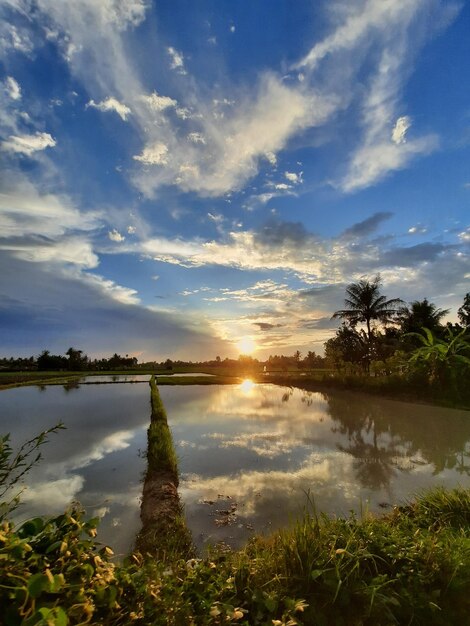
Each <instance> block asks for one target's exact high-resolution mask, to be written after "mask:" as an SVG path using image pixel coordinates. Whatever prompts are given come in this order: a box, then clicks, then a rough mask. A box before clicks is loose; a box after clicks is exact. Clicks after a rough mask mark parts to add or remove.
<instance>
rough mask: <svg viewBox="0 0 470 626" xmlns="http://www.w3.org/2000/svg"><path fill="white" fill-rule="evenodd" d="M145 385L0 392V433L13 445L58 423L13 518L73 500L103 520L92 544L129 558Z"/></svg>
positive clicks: (57, 509) (135, 523)
mask: <svg viewBox="0 0 470 626" xmlns="http://www.w3.org/2000/svg"><path fill="white" fill-rule="evenodd" d="M149 413H150V409H149V388H148V386H147V385H90V386H83V387H79V388H77V389H74V390H73V392H72V393H71V392H70V390H65V389H64V388H63V387H62V386H47V387H46V389H45V390H43V391H40V390H39V389H38V388H37V387H23V388H18V389H9V390H6V391H3V392H2V393H0V414H1V416H2V417H1V431H2V432H5V433H6V432H10V433H11V434H12V442H13V445H17V444H19V443H21V442H23V441H26V440H27V439H30V438H31V437H33V436H35V435H36V434H38V433H39V432H40V431H41V430H44V429H46V428H49V427H51V426H53V425H54V424H56V423H58V422H59V421H62V422H63V423H64V425H65V426H66V430H64V431H61V432H59V433H58V434H56V435H51V436H50V438H49V442H48V443H47V444H46V445H45V446H43V448H42V453H43V460H42V461H41V462H40V463H39V464H38V465H36V466H35V467H34V468H33V470H32V471H31V472H30V473H29V474H28V476H27V479H26V484H27V489H26V491H25V492H24V493H23V495H22V498H21V499H22V502H23V505H22V506H21V507H20V509H19V510H18V515H19V519H25V518H28V517H31V516H35V515H45V514H47V515H55V514H59V513H61V512H63V510H64V509H65V508H66V507H67V506H68V505H69V504H70V502H71V501H72V500H79V501H80V502H81V504H82V505H84V506H85V508H86V510H87V513H89V514H90V515H93V516H95V515H99V516H100V517H102V523H101V525H100V529H99V534H98V539H99V540H100V541H103V542H106V543H109V544H110V545H112V546H113V547H114V548H115V550H116V552H117V553H121V554H123V553H127V552H128V551H129V550H130V549H131V547H132V545H133V542H134V537H135V534H136V532H137V531H138V530H139V528H140V519H139V502H140V497H141V492H142V485H141V482H140V479H141V475H142V473H143V472H144V470H145V458H142V455H141V454H139V451H140V450H145V449H146V429H147V427H148V422H149Z"/></svg>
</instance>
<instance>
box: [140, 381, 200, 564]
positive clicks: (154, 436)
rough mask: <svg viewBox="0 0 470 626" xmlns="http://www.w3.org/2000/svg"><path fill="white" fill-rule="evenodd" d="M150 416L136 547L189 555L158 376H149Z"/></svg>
mask: <svg viewBox="0 0 470 626" xmlns="http://www.w3.org/2000/svg"><path fill="white" fill-rule="evenodd" d="M150 403H151V417H150V426H149V429H148V431H147V441H148V443H147V473H146V475H145V480H144V488H143V494H142V504H141V509H140V517H141V520H142V530H141V531H140V533H139V535H138V537H137V540H136V549H137V550H138V551H139V552H141V553H143V554H150V555H151V556H153V557H157V558H159V559H162V560H164V561H169V560H173V559H175V558H189V557H190V556H191V554H192V542H191V534H190V532H189V530H188V529H187V527H186V523H185V519H184V515H183V512H182V506H181V503H180V500H179V496H178V460H177V458H176V452H175V448H174V445H173V439H172V436H171V431H170V428H169V426H168V420H167V415H166V411H165V407H164V406H163V403H162V400H161V398H160V394H159V392H158V387H157V384H156V382H155V377H154V376H152V377H151V379H150Z"/></svg>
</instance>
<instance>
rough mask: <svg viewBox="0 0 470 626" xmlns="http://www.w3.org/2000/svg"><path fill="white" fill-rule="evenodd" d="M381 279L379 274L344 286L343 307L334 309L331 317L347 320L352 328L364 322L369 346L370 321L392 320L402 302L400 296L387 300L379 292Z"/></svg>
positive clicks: (382, 321)
mask: <svg viewBox="0 0 470 626" xmlns="http://www.w3.org/2000/svg"><path fill="white" fill-rule="evenodd" d="M381 286H382V280H381V278H380V274H377V276H376V277H375V278H374V279H373V280H371V281H369V280H364V279H361V280H360V281H359V282H357V283H351V284H350V285H348V287H347V288H346V295H347V296H348V297H347V298H346V299H345V300H344V304H345V306H346V308H345V309H341V310H339V311H336V312H335V313H334V314H333V316H332V319H333V318H338V317H339V318H341V319H344V320H347V321H348V322H349V324H350V325H351V326H352V327H353V328H354V327H355V326H356V325H357V324H365V325H366V326H367V339H368V342H369V346H370V345H371V342H372V328H371V322H372V321H373V320H378V321H379V322H381V323H382V324H386V323H388V322H392V321H394V318H395V317H396V315H397V313H398V311H399V307H400V306H401V305H402V304H404V303H403V300H401V299H400V298H392V299H391V300H387V298H386V297H385V296H383V295H382V294H381V293H380V287H381Z"/></svg>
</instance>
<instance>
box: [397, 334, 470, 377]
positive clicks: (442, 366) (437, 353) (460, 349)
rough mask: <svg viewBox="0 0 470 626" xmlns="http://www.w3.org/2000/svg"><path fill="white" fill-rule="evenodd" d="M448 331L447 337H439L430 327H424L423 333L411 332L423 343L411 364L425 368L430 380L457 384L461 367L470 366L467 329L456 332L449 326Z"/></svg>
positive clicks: (415, 352)
mask: <svg viewBox="0 0 470 626" xmlns="http://www.w3.org/2000/svg"><path fill="white" fill-rule="evenodd" d="M446 333H447V337H446V339H439V338H437V337H436V336H435V335H434V334H433V333H432V332H431V331H430V330H429V328H423V334H420V333H409V335H410V336H414V337H415V338H416V339H418V340H419V341H420V342H421V344H422V345H421V347H419V348H417V349H416V350H414V352H413V353H412V355H411V357H410V359H409V364H410V365H411V366H412V367H417V368H420V367H421V368H424V370H425V371H426V373H427V375H428V377H429V381H430V382H431V383H438V384H440V385H444V384H448V383H451V384H455V378H456V374H457V373H458V371H459V369H461V368H462V367H464V368H466V367H468V366H470V358H469V357H468V356H467V354H469V355H470V343H469V341H468V335H467V330H466V329H463V330H461V331H459V332H457V333H454V332H453V331H452V329H451V328H447V329H446Z"/></svg>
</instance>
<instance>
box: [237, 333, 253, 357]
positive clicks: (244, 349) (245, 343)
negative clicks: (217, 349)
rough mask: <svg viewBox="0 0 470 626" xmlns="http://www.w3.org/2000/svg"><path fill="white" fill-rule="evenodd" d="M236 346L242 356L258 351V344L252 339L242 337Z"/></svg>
mask: <svg viewBox="0 0 470 626" xmlns="http://www.w3.org/2000/svg"><path fill="white" fill-rule="evenodd" d="M236 345H237V348H238V350H239V351H240V353H241V354H251V353H252V352H254V351H255V350H256V343H255V342H254V340H253V339H252V338H251V337H242V338H241V339H239V340H238V341H237V344H236Z"/></svg>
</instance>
